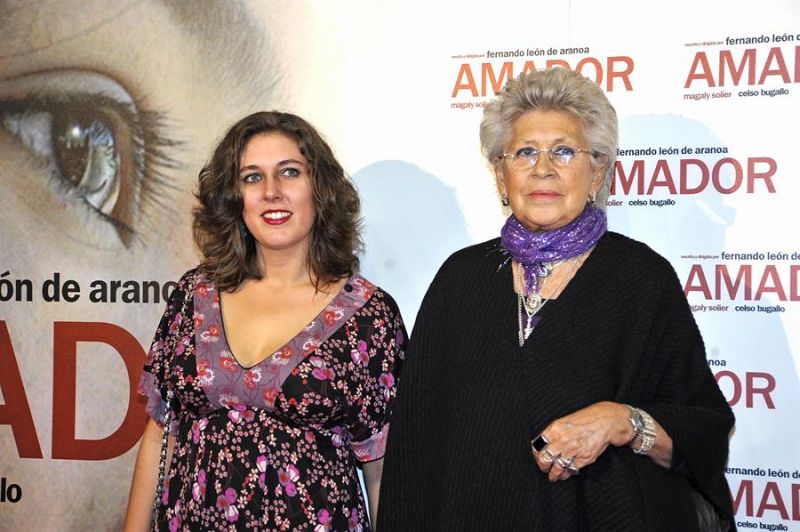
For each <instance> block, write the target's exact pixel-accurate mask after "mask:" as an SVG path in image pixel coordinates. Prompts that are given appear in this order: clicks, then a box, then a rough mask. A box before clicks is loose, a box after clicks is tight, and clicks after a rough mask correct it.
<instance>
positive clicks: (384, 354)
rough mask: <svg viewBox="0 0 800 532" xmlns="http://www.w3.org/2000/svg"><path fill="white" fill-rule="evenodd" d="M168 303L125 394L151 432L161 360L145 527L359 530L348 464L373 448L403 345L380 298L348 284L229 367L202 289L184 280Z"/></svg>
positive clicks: (207, 288)
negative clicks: (255, 355) (154, 475)
mask: <svg viewBox="0 0 800 532" xmlns="http://www.w3.org/2000/svg"><path fill="white" fill-rule="evenodd" d="M192 292H193V293H192ZM185 293H188V295H187V302H188V303H189V304H188V305H187V311H186V315H185V316H184V315H183V314H182V313H181V312H180V308H181V306H180V302H179V300H178V299H177V297H178V296H179V295H181V294H185ZM176 294H177V295H178V296H176ZM173 296H175V297H173V298H172V299H171V300H170V303H169V304H168V306H167V310H166V312H165V316H166V318H165V319H164V320H162V326H160V327H159V329H158V331H157V334H156V338H155V340H154V342H153V344H152V347H151V350H150V353H149V354H148V357H147V361H146V362H145V371H144V372H143V374H142V379H141V382H140V385H139V390H140V393H142V395H145V396H146V397H147V398H148V406H147V411H148V413H149V414H150V415H151V416H153V417H154V418H156V419H158V420H160V419H161V417H160V413H161V412H163V409H164V402H163V399H162V394H163V393H165V391H164V390H163V389H162V386H161V384H160V383H161V382H163V381H164V380H165V379H164V375H163V368H164V363H165V361H166V360H167V358H168V357H170V358H169V368H170V380H169V382H170V383H172V384H171V385H172V386H174V388H173V390H174V393H175V394H176V400H175V403H174V405H175V406H174V410H175V412H174V413H175V417H176V421H175V423H173V424H172V425H171V430H172V432H173V434H175V435H176V437H177V443H176V446H175V450H174V452H173V459H172V466H171V469H170V474H169V478H168V481H167V482H166V483H165V489H164V496H163V500H162V502H163V506H162V508H161V510H160V511H159V520H160V522H159V523H157V524H156V526H157V528H159V529H169V530H185V529H190V530H196V529H202V530H230V529H232V528H236V529H259V530H317V531H320V532H322V531H329V530H353V531H366V530H370V525H369V520H368V517H367V512H366V507H365V504H364V497H363V494H362V493H361V490H360V485H359V481H358V477H357V475H356V472H355V468H354V467H353V462H354V458H355V459H356V460H361V461H368V460H374V459H376V458H379V457H381V456H382V455H383V450H384V447H385V441H386V434H387V433H388V429H389V426H388V424H387V423H386V418H387V416H388V405H389V404H390V400H391V399H392V398H393V397H394V394H395V389H396V379H397V374H398V371H399V369H400V367H401V366H402V361H403V357H404V348H405V342H406V336H405V329H404V328H403V323H402V319H401V318H400V315H399V312H398V311H397V308H396V305H395V303H394V301H393V300H392V299H391V297H389V296H388V295H387V294H386V293H385V292H383V291H381V290H380V289H379V288H376V287H375V286H374V285H372V284H371V283H369V281H367V280H366V279H364V278H363V277H360V276H354V277H353V278H351V279H350V280H349V282H348V284H347V286H346V287H345V288H344V289H343V290H341V291H340V293H339V294H337V296H336V297H335V298H334V300H333V301H332V302H331V303H330V304H329V305H328V307H327V308H326V309H325V310H324V311H323V312H321V313H320V315H319V316H317V318H315V319H314V320H313V321H312V322H310V323H309V325H308V326H306V327H305V328H304V330H303V331H301V332H300V333H299V334H298V335H297V336H296V337H295V338H294V339H292V340H291V341H290V342H289V343H287V345H285V346H283V347H282V348H280V349H279V350H278V351H277V352H276V353H274V354H273V355H272V356H271V357H268V358H267V359H266V360H264V361H263V362H261V363H260V364H257V365H256V366H254V367H252V368H242V367H241V366H240V365H239V364H238V363H237V362H236V359H235V355H234V354H233V353H231V351H230V347H229V346H228V342H227V339H226V337H225V331H224V327H223V326H222V321H221V316H220V311H219V294H218V291H217V289H216V286H215V285H214V284H213V283H211V282H210V281H208V280H207V279H206V278H205V276H204V275H202V274H200V273H198V272H197V271H191V272H188V273H187V274H186V275H185V276H184V277H183V278H182V279H181V281H180V283H179V285H178V288H177V289H176V290H175V292H174V294H173ZM192 296H193V297H192ZM170 334H174V335H178V338H179V341H178V342H177V347H176V349H175V352H174V353H172V354H170V353H168V352H167V349H168V346H169V345H174V344H171V343H170V342H169V341H168V340H169V336H170Z"/></svg>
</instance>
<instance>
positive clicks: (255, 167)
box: [239, 159, 305, 174]
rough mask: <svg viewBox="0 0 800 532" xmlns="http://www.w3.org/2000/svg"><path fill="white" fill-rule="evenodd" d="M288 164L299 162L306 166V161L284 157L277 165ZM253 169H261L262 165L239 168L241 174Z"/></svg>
mask: <svg viewBox="0 0 800 532" xmlns="http://www.w3.org/2000/svg"><path fill="white" fill-rule="evenodd" d="M287 164H299V165H301V166H305V163H304V162H302V161H298V160H297V159H284V160H282V161H278V163H277V164H276V165H275V166H286V165H287ZM251 170H261V167H260V166H258V165H257V164H248V165H247V166H242V167H241V168H240V169H239V174H242V173H244V172H249V171H251Z"/></svg>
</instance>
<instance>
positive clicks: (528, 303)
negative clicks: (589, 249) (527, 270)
mask: <svg viewBox="0 0 800 532" xmlns="http://www.w3.org/2000/svg"><path fill="white" fill-rule="evenodd" d="M582 256H583V253H581V254H580V255H577V256H576V257H575V258H574V259H572V268H570V271H569V273H568V274H567V275H564V276H563V277H562V278H561V282H559V283H558V286H557V287H556V289H555V290H554V291H553V294H558V293H559V292H560V291H561V288H562V287H563V286H564V284H565V283H566V281H567V279H571V278H572V276H573V275H574V274H575V271H576V270H577V269H578V263H579V262H580V259H581V257H582ZM562 262H564V261H558V262H556V263H546V264H545V268H544V269H543V273H544V272H546V273H545V274H544V275H540V274H537V276H538V277H540V278H541V279H542V282H541V283H537V284H538V286H537V288H539V289H540V290H534V291H531V293H530V294H527V295H525V278H524V273H523V271H524V270H523V268H522V266H521V265H520V266H519V267H518V268H517V273H516V274H515V275H514V284H516V285H517V318H518V320H517V322H518V332H519V337H518V339H519V346H520V347H522V346H523V345H524V344H525V340H527V339H528V337H530V335H531V333H532V332H533V327H534V326H535V325H536V323H538V318H537V320H536V322H534V317H535V315H536V313H537V312H539V311H540V310H542V307H544V305H545V303H547V302H548V301H550V300H549V299H543V298H542V293H541V291H542V290H544V284H545V283H546V282H547V277H549V276H550V274H551V273H552V272H553V268H554V267H555V266H557V265H558V264H561V263H562ZM523 310H524V311H525V318H524V319H523V317H522V312H523ZM523 321H524V322H525V326H524V327H523Z"/></svg>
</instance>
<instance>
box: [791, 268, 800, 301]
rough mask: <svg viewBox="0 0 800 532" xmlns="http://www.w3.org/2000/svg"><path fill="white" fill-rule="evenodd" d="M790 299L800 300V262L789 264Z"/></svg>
mask: <svg viewBox="0 0 800 532" xmlns="http://www.w3.org/2000/svg"><path fill="white" fill-rule="evenodd" d="M789 301H800V264H792V265H791V266H789Z"/></svg>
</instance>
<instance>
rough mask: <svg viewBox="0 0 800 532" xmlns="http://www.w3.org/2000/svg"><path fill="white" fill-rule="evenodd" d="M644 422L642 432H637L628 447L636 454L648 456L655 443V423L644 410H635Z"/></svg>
mask: <svg viewBox="0 0 800 532" xmlns="http://www.w3.org/2000/svg"><path fill="white" fill-rule="evenodd" d="M636 410H637V411H638V412H639V414H641V416H642V421H644V427H642V430H637V431H636V433H635V434H634V435H633V439H632V440H631V442H630V444H629V445H630V446H631V448H632V449H633V452H635V453H636V454H648V453H649V452H650V449H652V448H653V444H654V443H655V442H656V422H655V420H654V419H653V417H652V416H651V415H650V414H648V413H647V412H645V411H644V410H642V409H640V408H637V409H636Z"/></svg>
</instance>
